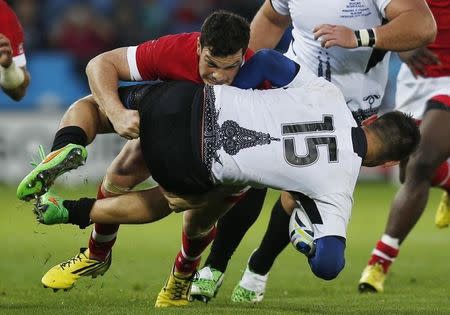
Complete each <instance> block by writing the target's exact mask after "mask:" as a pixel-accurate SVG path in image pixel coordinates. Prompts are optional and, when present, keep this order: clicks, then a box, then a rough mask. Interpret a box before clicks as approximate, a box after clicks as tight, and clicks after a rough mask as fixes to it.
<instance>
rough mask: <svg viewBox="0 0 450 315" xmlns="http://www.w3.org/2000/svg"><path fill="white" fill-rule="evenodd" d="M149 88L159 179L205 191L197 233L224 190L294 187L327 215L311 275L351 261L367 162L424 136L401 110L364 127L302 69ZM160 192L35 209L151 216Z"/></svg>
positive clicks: (145, 143)
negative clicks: (242, 84)
mask: <svg viewBox="0 0 450 315" xmlns="http://www.w3.org/2000/svg"><path fill="white" fill-rule="evenodd" d="M143 88H146V89H147V91H146V93H145V94H142V93H141V94H140V95H141V97H140V98H139V99H137V100H136V108H137V109H138V110H139V112H140V117H141V132H140V138H141V145H142V150H143V155H144V159H145V161H146V163H147V166H148V168H149V170H150V172H151V174H152V176H153V177H154V178H155V180H156V181H157V182H158V183H159V184H160V186H161V187H163V188H164V191H166V196H168V197H169V200H173V198H174V196H178V197H180V198H182V199H183V198H185V196H190V197H191V196H192V195H194V196H196V198H197V199H201V198H202V197H205V198H206V199H204V200H205V202H204V203H203V204H202V203H200V204H201V206H200V209H196V210H194V211H189V210H187V212H186V213H185V216H187V217H189V220H190V221H188V224H189V222H190V223H191V229H192V231H193V233H196V234H197V235H202V234H204V233H208V232H209V231H210V230H211V228H212V226H214V224H215V222H216V221H217V219H218V218H219V217H220V216H221V215H223V214H224V213H225V212H226V211H227V210H228V209H229V208H230V207H231V206H232V204H233V202H230V201H229V200H225V199H223V198H224V195H223V194H222V195H221V194H220V193H221V192H223V191H226V193H227V194H231V193H236V192H240V191H242V188H243V187H245V186H248V185H249V186H254V187H270V188H274V189H281V190H285V191H289V192H291V193H292V195H293V197H294V198H295V199H296V200H297V201H298V202H300V203H301V204H302V206H303V207H304V208H308V209H311V211H313V212H314V213H315V214H316V215H317V217H316V218H317V219H318V220H320V222H317V224H319V225H321V227H320V228H319V229H318V230H317V235H316V238H317V239H316V244H317V246H316V252H315V253H314V255H311V256H310V257H309V262H310V265H311V269H312V270H313V272H316V269H319V270H320V269H321V268H328V267H327V266H325V267H324V266H323V264H324V263H325V264H335V265H339V267H340V269H342V268H343V266H344V265H343V264H344V249H345V235H346V229H347V224H348V220H349V218H350V214H351V207H352V201H353V199H352V194H353V190H354V186H355V183H356V179H357V177H358V173H359V169H360V166H361V165H366V166H376V165H381V164H385V163H392V162H393V161H398V160H401V159H403V158H405V157H407V156H408V155H409V154H410V153H411V152H413V150H414V149H415V147H416V145H417V143H418V142H419V138H420V136H419V132H418V128H417V127H416V125H415V122H414V120H413V119H412V118H410V117H409V116H407V115H404V114H401V113H399V112H393V113H389V114H386V115H384V116H382V117H380V118H378V119H376V118H373V119H372V122H371V124H368V125H367V126H363V127H358V126H357V124H356V122H355V121H354V119H353V116H352V114H351V112H350V110H349V109H348V108H347V106H346V104H345V100H344V98H343V96H342V93H341V92H340V91H339V89H337V88H336V87H335V86H334V85H332V84H330V83H329V82H327V81H326V80H324V79H322V78H317V77H316V76H315V75H313V74H312V73H310V72H309V71H308V70H307V69H304V68H300V71H299V72H298V74H297V75H296V77H295V78H294V80H293V81H292V82H291V83H290V84H289V85H288V86H286V87H284V88H280V89H273V90H266V91H258V90H240V89H237V88H233V87H216V86H214V87H212V86H201V85H198V84H193V83H187V82H167V83H158V84H155V85H153V86H151V87H150V88H148V87H143ZM131 90H133V89H131ZM121 93H127V90H126V89H125V90H122V92H121ZM186 104H191V106H186ZM168 105H170V106H168ZM393 135H395V136H393ZM386 139H389V141H386ZM161 157H164V158H161ZM169 169H170V172H169V171H167V170H169ZM305 178H308V179H309V180H307V181H305V180H304V179H305ZM330 178H334V179H335V180H334V181H331V180H330ZM224 187H229V189H228V190H225V189H224ZM158 192H159V190H158V188H154V189H150V190H147V191H141V192H132V193H129V194H127V195H123V196H118V197H113V198H109V199H103V200H98V201H96V200H95V199H89V198H82V199H80V200H77V201H72V200H64V199H62V198H60V197H57V196H56V195H55V194H54V193H47V194H46V195H44V196H43V197H42V198H41V200H40V202H39V204H38V205H37V207H36V208H35V211H36V213H37V215H38V219H39V221H40V222H42V223H44V224H48V225H50V224H57V223H72V224H76V225H79V226H80V227H86V226H87V225H89V224H90V222H91V221H93V222H100V223H106V224H112V223H145V222H153V221H156V220H159V219H160V218H162V217H164V216H166V215H168V214H169V213H171V212H172V210H170V209H169V207H167V203H166V202H164V200H163V199H161V198H159V199H158V198H155V196H156V195H157V194H158ZM168 192H170V193H168ZM209 197H214V198H209ZM208 198H209V199H208ZM221 198H222V199H221ZM172 205H173V204H172ZM172 208H173V207H172ZM177 210H186V209H180V208H179V207H177ZM193 222H195V224H194V223H193ZM285 233H286V234H287V231H285ZM177 277H179V281H180V283H181V287H182V288H183V289H184V291H183V292H181V293H180V296H179V297H178V298H179V299H185V300H187V298H188V297H187V296H188V292H189V280H190V278H191V277H192V273H191V274H189V275H184V277H183V276H182V275H181V274H180V273H179V276H177ZM163 290H164V288H163Z"/></svg>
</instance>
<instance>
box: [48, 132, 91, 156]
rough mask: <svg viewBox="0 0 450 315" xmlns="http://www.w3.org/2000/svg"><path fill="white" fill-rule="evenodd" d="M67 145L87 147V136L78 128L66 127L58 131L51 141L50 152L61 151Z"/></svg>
mask: <svg viewBox="0 0 450 315" xmlns="http://www.w3.org/2000/svg"><path fill="white" fill-rule="evenodd" d="M69 143H73V144H79V145H82V146H83V147H85V146H87V135H86V132H84V130H83V129H82V128H80V127H78V126H68V127H63V128H61V129H59V130H58V131H57V132H56V134H55V138H54V139H53V144H52V150H51V151H52V152H53V151H55V150H58V149H61V148H63V147H65V146H66V145H68V144H69Z"/></svg>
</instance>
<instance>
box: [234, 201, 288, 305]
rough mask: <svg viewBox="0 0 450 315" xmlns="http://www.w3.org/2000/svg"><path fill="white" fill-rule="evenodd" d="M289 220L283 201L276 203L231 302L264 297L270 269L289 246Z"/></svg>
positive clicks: (252, 300)
mask: <svg viewBox="0 0 450 315" xmlns="http://www.w3.org/2000/svg"><path fill="white" fill-rule="evenodd" d="M289 220H290V215H288V214H287V213H286V212H285V211H284V209H283V207H282V205H281V200H280V199H278V201H277V202H276V203H275V205H274V207H273V209H272V213H271V215H270V221H269V225H268V227H267V230H266V233H265V235H264V238H263V240H262V241H261V244H260V245H259V247H258V249H257V250H255V251H254V252H253V254H252V255H251V256H250V259H249V261H248V266H247V268H246V270H245V272H244V275H243V276H242V279H241V280H240V282H239V284H238V285H237V286H236V287H235V288H234V290H233V293H232V296H231V300H232V301H234V302H259V301H261V300H262V299H263V297H264V292H265V288H266V282H267V278H268V273H269V270H270V268H271V267H272V265H273V263H274V262H275V259H276V258H277V256H278V255H279V254H280V253H281V252H282V251H283V249H284V248H285V247H286V246H287V245H288V244H289V242H290V239H289Z"/></svg>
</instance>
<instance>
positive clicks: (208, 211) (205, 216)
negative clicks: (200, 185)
mask: <svg viewBox="0 0 450 315" xmlns="http://www.w3.org/2000/svg"><path fill="white" fill-rule="evenodd" d="M224 189H226V188H224ZM227 196H229V193H227V192H226V191H222V189H221V188H220V187H218V188H216V189H214V190H213V191H211V192H209V193H208V194H206V195H205V200H206V201H207V203H206V205H205V206H204V207H202V208H198V209H195V210H188V211H185V212H184V213H183V231H182V238H181V239H182V244H181V250H180V251H179V252H178V254H177V256H176V259H175V262H174V265H173V268H172V271H171V273H170V275H169V278H168V280H167V282H166V284H165V285H164V287H163V288H162V289H161V291H160V292H159V294H158V297H157V299H156V303H155V306H156V307H167V306H181V305H186V304H187V303H188V300H187V292H188V291H189V288H190V286H191V281H192V277H193V275H194V273H195V271H196V269H197V266H198V265H199V263H200V259H201V254H202V253H203V251H204V250H205V249H206V247H207V246H208V245H209V244H210V243H211V242H212V240H213V239H214V236H215V235H216V227H215V223H216V222H217V220H219V218H220V217H221V216H222V215H224V214H225V213H226V212H227V211H228V210H229V209H230V208H231V207H232V206H233V205H234V203H235V200H232V199H229V198H227ZM181 288H182V289H181ZM180 291H182V292H184V293H183V294H179V292H180Z"/></svg>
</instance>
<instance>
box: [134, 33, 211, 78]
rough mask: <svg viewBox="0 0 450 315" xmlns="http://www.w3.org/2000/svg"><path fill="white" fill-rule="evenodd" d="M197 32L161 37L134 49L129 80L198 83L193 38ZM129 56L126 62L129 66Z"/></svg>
mask: <svg viewBox="0 0 450 315" xmlns="http://www.w3.org/2000/svg"><path fill="white" fill-rule="evenodd" d="M198 37H199V33H183V34H176V35H168V36H163V37H160V38H158V39H155V40H150V41H147V42H145V43H142V44H140V45H139V46H137V48H136V51H135V57H134V58H135V59H134V60H135V61H134V62H135V65H136V66H135V71H137V74H138V75H135V76H133V69H132V68H133V67H132V66H130V69H131V72H132V77H134V78H137V79H141V80H158V79H159V80H188V81H193V82H197V83H200V82H202V80H201V78H200V74H199V72H198V62H199V57H198V55H197V39H198ZM130 59H131V61H130ZM132 59H133V57H132V56H129V63H130V64H133V60H132Z"/></svg>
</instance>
